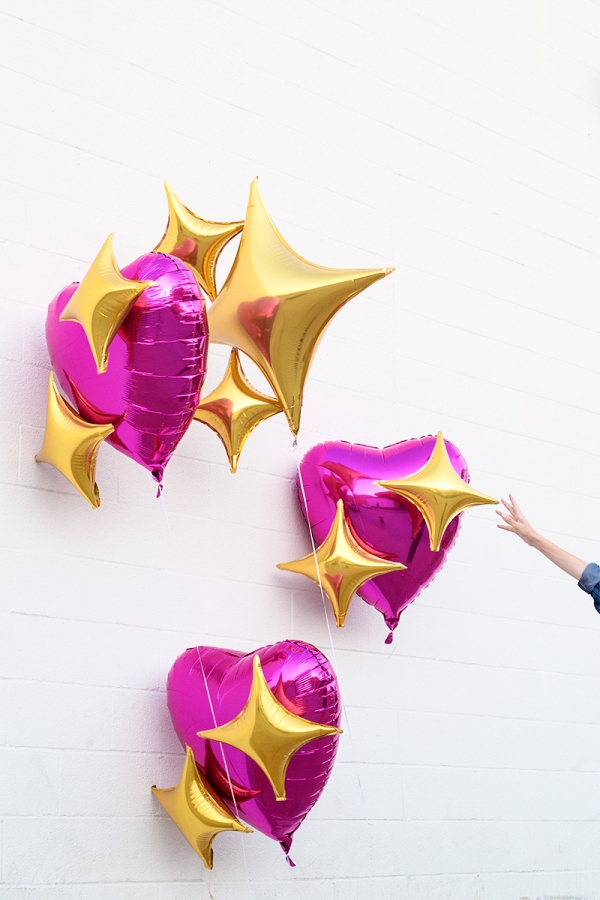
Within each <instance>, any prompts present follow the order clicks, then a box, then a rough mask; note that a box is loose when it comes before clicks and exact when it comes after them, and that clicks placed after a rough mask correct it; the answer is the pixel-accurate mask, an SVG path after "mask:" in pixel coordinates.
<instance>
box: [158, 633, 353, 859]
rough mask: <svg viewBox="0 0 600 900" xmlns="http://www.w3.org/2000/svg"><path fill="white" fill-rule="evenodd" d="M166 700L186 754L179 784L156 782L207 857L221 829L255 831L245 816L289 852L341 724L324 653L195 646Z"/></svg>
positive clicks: (174, 673) (302, 647) (285, 644)
mask: <svg viewBox="0 0 600 900" xmlns="http://www.w3.org/2000/svg"><path fill="white" fill-rule="evenodd" d="M167 700H168V704H169V711H170V713H171V718H172V720H173V725H174V727H175V731H176V732H177V735H178V737H179V739H180V741H181V743H182V744H183V746H184V747H185V748H186V759H185V763H184V768H183V773H182V776H181V779H180V781H179V783H178V784H177V785H176V786H175V787H173V788H169V789H167V790H165V789H160V788H156V787H154V788H153V791H154V794H155V796H156V797H157V799H158V800H159V801H160V803H161V804H162V806H163V807H164V809H165V810H166V812H167V813H168V814H169V816H170V817H171V818H172V819H173V821H174V822H175V824H176V825H177V827H178V828H179V829H180V830H181V832H182V833H183V834H184V836H185V837H186V839H187V840H188V841H189V843H190V844H191V845H192V847H193V848H194V850H195V851H196V852H197V853H198V855H199V856H200V857H201V859H202V860H203V861H204V864H205V865H206V866H207V867H208V868H212V847H211V845H212V841H213V839H214V837H215V836H216V835H217V834H218V833H219V832H221V831H252V828H247V827H245V826H244V825H242V823H241V822H240V819H242V820H243V821H244V822H246V823H248V825H251V826H253V828H256V829H258V830H259V831H262V832H263V834H266V835H267V836H268V837H270V838H273V840H276V841H278V842H279V843H280V844H281V846H282V848H283V850H284V851H285V853H286V855H288V854H289V851H290V847H291V844H292V838H293V835H294V832H295V831H296V829H297V828H298V827H299V825H300V824H301V823H302V821H303V819H304V818H305V816H306V815H307V813H308V812H309V811H310V809H311V808H312V807H313V805H314V804H315V803H316V801H317V800H318V798H319V796H320V794H321V792H322V791H323V788H324V787H325V784H326V783H327V780H328V778H329V775H330V773H331V769H332V767H333V762H334V759H335V754H336V751H337V741H338V735H339V734H341V732H340V729H339V727H338V726H339V723H340V717H341V703H340V697H339V691H338V685H337V680H336V677H335V675H334V673H333V670H332V669H331V666H330V664H329V662H328V660H327V659H326V658H325V656H323V654H322V653H320V652H319V650H317V649H316V647H312V646H311V645H310V644H305V643H304V642H303V641H280V642H279V643H277V644H270V645H269V646H267V647H262V648H261V649H260V650H256V651H255V652H254V653H248V654H243V653H238V652H235V651H233V650H222V649H220V648H218V647H194V648H192V649H190V650H186V652H185V653H183V654H182V655H181V656H180V657H179V658H178V659H177V660H176V661H175V663H174V665H173V667H172V669H171V671H170V672H169V676H168V679H167ZM213 742H218V744H219V747H218V750H215V748H214V747H213ZM288 859H289V856H288ZM290 862H291V861H290Z"/></svg>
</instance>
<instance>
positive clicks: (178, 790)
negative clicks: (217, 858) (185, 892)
mask: <svg viewBox="0 0 600 900" xmlns="http://www.w3.org/2000/svg"><path fill="white" fill-rule="evenodd" d="M152 793H153V794H154V796H155V797H156V799H157V800H158V802H159V803H160V805H161V806H162V808H163V809H164V810H165V812H166V813H167V815H168V816H169V817H170V818H171V819H172V820H173V822H174V823H175V825H177V827H178V828H179V830H180V831H181V833H182V834H183V836H184V837H185V839H186V840H187V841H188V843H189V844H190V846H191V847H192V848H193V849H194V850H195V851H196V853H197V854H198V856H199V857H200V859H201V860H202V862H203V863H204V865H205V866H206V868H207V869H212V867H213V848H212V842H213V841H214V839H215V837H216V836H217V835H218V834H220V833H221V832H222V831H242V832H246V833H249V832H251V831H252V828H247V827H246V826H245V825H242V823H241V822H240V821H239V820H238V819H236V818H235V816H232V815H231V813H230V812H229V810H227V809H226V808H225V807H224V806H223V805H222V804H221V803H219V802H218V801H217V800H216V798H215V797H214V796H213V794H212V793H211V792H210V791H209V789H208V788H207V786H206V784H205V783H204V781H203V779H202V778H201V776H200V773H199V771H198V767H197V765H196V762H195V760H194V755H193V753H192V750H191V748H190V747H186V750H185V762H184V764H183V771H182V773H181V778H180V779H179V782H178V784H176V785H175V786H174V787H172V788H157V787H156V786H154V787H153V788H152Z"/></svg>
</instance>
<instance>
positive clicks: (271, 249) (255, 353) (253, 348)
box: [208, 181, 392, 434]
mask: <svg viewBox="0 0 600 900" xmlns="http://www.w3.org/2000/svg"><path fill="white" fill-rule="evenodd" d="M391 271H392V269H330V268H326V267H324V266H317V265H315V264H314V263H311V262H308V261H307V260H305V259H303V258H302V257H301V256H299V255H298V254H297V253H295V252H294V250H292V248H291V247H290V246H289V245H288V244H287V243H286V242H285V241H284V239H283V238H282V236H281V235H280V234H279V232H278V231H277V229H276V227H275V225H274V224H273V222H272V220H271V218H270V216H269V214H268V212H267V210H266V209H265V207H264V204H263V202H262V199H261V196H260V194H259V192H258V185H257V183H256V181H254V182H253V183H252V185H251V188H250V200H249V203H248V211H247V214H246V222H245V224H244V230H243V232H242V240H241V243H240V246H239V249H238V252H237V256H236V258H235V261H234V263H233V266H232V269H231V271H230V273H229V275H228V277H227V280H226V281H225V284H224V285H223V288H222V289H221V291H220V293H219V295H218V297H217V299H216V300H215V302H214V303H213V305H212V306H211V308H210V310H209V311H208V324H209V329H210V339H211V341H214V342H215V343H217V344H228V345H229V346H231V347H239V349H240V350H242V351H243V352H244V353H246V354H247V355H248V356H249V357H250V358H251V359H252V360H253V361H254V362H255V363H256V364H257V366H258V367H259V368H260V369H261V370H262V372H263V373H264V375H265V377H266V378H267V380H268V381H269V383H270V384H271V387H272V388H273V390H274V391H275V394H276V396H277V397H278V399H279V401H280V402H281V405H282V406H283V409H284V411H285V414H286V416H287V418H288V421H289V425H290V428H291V430H292V432H293V433H294V434H296V433H297V432H298V428H299V425H300V411H301V406H302V393H303V388H304V382H305V380H306V376H307V374H308V370H309V368H310V364H311V361H312V358H313V356H314V353H315V351H316V349H317V346H318V344H319V340H320V338H321V337H322V334H323V332H324V330H325V328H326V327H327V325H328V324H329V322H330V321H331V319H332V318H333V316H334V315H335V313H336V312H337V311H338V310H339V309H340V308H341V307H342V306H343V305H344V304H345V303H347V302H348V300H350V299H351V298H352V297H354V296H355V295H356V294H358V293H360V291H363V290H364V289H365V288H366V287H368V286H369V285H370V284H373V282H375V281H378V280H379V279H380V278H383V277H384V276H385V275H387V274H388V273H389V272H391Z"/></svg>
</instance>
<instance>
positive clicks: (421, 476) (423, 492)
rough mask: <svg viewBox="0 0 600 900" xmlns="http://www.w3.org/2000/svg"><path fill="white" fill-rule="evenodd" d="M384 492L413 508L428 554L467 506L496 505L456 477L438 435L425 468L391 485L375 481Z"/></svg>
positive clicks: (392, 482)
mask: <svg viewBox="0 0 600 900" xmlns="http://www.w3.org/2000/svg"><path fill="white" fill-rule="evenodd" d="M376 484H378V485H380V486H381V487H382V488H385V489H386V490H389V491H393V492H394V493H395V494H400V496H401V497H404V498H405V499H406V500H409V501H410V503H412V504H414V506H416V507H417V509H418V510H419V512H420V513H421V515H422V516H423V518H424V519H425V523H426V525H427V528H428V530H429V543H430V546H431V549H432V550H439V549H440V544H441V541H442V537H443V536H444V532H445V530H446V528H447V527H448V525H449V524H450V522H451V521H452V520H453V519H455V518H456V516H458V515H460V513H461V512H463V510H465V509H469V507H471V506H482V505H485V504H486V503H498V501H497V500H495V499H494V498H493V497H488V496H487V495H486V494H481V493H480V492H479V491H476V490H475V489H474V488H472V487H471V486H470V485H469V484H468V483H467V482H466V481H463V480H462V478H461V477H460V475H458V474H457V472H456V470H455V469H454V467H453V465H452V463H451V462H450V457H449V456H448V451H447V450H446V445H445V443H444V438H443V437H442V434H441V432H439V433H438V436H437V439H436V442H435V446H434V448H433V452H432V454H431V456H430V457H429V459H428V461H427V462H426V463H425V465H424V466H423V467H422V468H420V469H419V470H418V472H415V473H414V474H413V475H406V476H405V477H404V478H396V479H394V480H393V481H378V482H376Z"/></svg>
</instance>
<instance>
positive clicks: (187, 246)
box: [154, 181, 244, 300]
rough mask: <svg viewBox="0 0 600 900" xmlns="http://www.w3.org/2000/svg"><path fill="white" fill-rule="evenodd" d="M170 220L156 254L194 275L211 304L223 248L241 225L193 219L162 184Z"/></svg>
mask: <svg viewBox="0 0 600 900" xmlns="http://www.w3.org/2000/svg"><path fill="white" fill-rule="evenodd" d="M165 191H166V192H167V202H168V204H169V220H168V222H167V230H166V231H165V234H164V237H163V239H162V240H161V242H160V243H159V244H157V246H156V247H155V248H154V249H155V251H156V252H157V253H168V254H170V255H171V256H176V257H177V258H178V259H180V260H182V262H184V263H186V264H187V265H188V266H189V267H190V268H191V269H193V270H194V272H195V273H196V277H197V279H198V281H199V282H200V286H201V287H203V288H204V290H205V291H206V293H207V294H208V296H209V297H210V299H211V300H214V299H215V297H216V296H217V286H216V284H215V267H216V265H217V260H218V258H219V255H220V253H221V250H222V249H223V247H224V246H225V245H226V244H227V243H228V242H229V241H230V240H231V238H233V237H235V235H236V234H239V233H240V231H241V230H242V228H243V226H244V223H243V222H210V221H209V220H208V219H201V218H200V216H196V215H194V213H193V212H191V210H189V209H188V208H187V206H184V205H183V203H182V202H181V200H179V198H178V197H177V196H176V195H175V193H174V191H173V189H172V187H171V185H170V184H169V182H168V181H165Z"/></svg>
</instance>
